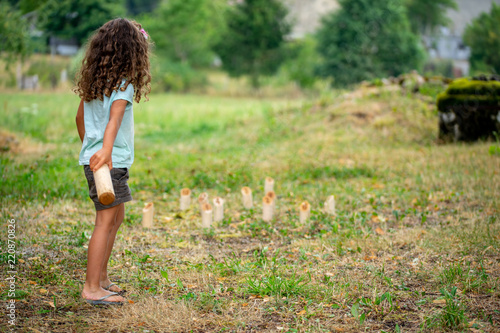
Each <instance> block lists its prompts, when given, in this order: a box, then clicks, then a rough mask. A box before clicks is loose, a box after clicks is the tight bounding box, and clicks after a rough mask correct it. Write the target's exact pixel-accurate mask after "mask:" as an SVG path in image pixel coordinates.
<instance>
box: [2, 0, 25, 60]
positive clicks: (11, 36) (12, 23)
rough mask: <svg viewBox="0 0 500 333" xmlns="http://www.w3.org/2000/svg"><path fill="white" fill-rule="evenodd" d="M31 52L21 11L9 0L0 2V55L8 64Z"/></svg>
mask: <svg viewBox="0 0 500 333" xmlns="http://www.w3.org/2000/svg"><path fill="white" fill-rule="evenodd" d="M28 52H29V34H28V26H27V23H26V20H25V19H24V18H23V17H22V15H21V12H20V11H19V10H16V9H15V8H13V7H12V6H11V5H10V4H9V3H8V2H6V1H5V2H4V1H2V2H0V57H2V58H4V59H5V60H6V61H7V64H9V63H10V62H12V61H14V60H15V59H17V58H19V57H23V56H25V55H27V54H28Z"/></svg>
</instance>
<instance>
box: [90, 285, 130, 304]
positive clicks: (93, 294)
mask: <svg viewBox="0 0 500 333" xmlns="http://www.w3.org/2000/svg"><path fill="white" fill-rule="evenodd" d="M109 294H111V293H110V292H109V291H107V290H104V289H102V288H99V289H97V290H96V291H91V290H87V289H85V287H84V288H83V291H82V297H83V299H85V300H91V301H96V300H98V299H100V298H102V297H104V296H107V295H109ZM106 301H108V302H116V303H121V302H124V301H125V298H123V297H121V296H119V295H113V296H110V297H108V298H106Z"/></svg>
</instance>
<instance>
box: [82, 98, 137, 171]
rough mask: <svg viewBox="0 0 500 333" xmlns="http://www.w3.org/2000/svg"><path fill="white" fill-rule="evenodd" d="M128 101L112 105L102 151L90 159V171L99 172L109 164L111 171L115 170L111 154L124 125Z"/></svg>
mask: <svg viewBox="0 0 500 333" xmlns="http://www.w3.org/2000/svg"><path fill="white" fill-rule="evenodd" d="M127 103H128V101H126V100H124V99H119V100H116V101H114V102H113V104H111V110H110V112H109V122H108V125H107V126H106V130H105V131H104V140H103V144H102V149H100V150H99V151H97V152H96V153H95V154H94V155H92V157H91V158H90V162H89V163H90V164H89V166H90V169H91V170H93V171H97V169H99V168H100V167H101V166H103V165H104V164H107V165H108V166H109V169H110V170H111V169H112V168H113V162H112V161H111V153H112V152H113V144H114V143H115V139H116V134H117V133H118V130H119V129H120V125H121V124H122V120H123V115H124V114H125V107H126V106H127Z"/></svg>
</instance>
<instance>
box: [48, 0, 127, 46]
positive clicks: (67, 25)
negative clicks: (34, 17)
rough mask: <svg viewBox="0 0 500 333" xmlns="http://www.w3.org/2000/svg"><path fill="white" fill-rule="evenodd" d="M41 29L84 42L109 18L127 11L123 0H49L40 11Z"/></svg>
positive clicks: (51, 33) (60, 36) (54, 34)
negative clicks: (41, 14)
mask: <svg viewBox="0 0 500 333" xmlns="http://www.w3.org/2000/svg"><path fill="white" fill-rule="evenodd" d="M39 12H40V13H43V16H41V17H40V23H41V29H43V30H45V32H47V33H48V34H50V35H53V36H57V37H59V38H66V39H69V38H76V40H77V41H78V42H79V43H80V44H83V43H84V42H85V41H86V39H87V38H88V37H89V36H90V34H91V33H92V32H93V31H95V30H96V29H97V28H99V27H100V26H101V25H103V24H104V23H106V22H107V21H109V20H111V19H113V18H115V17H117V16H122V15H123V14H125V10H124V7H123V6H122V1H121V0H48V1H47V2H46V3H45V4H44V5H43V6H42V7H41V8H40V10H39Z"/></svg>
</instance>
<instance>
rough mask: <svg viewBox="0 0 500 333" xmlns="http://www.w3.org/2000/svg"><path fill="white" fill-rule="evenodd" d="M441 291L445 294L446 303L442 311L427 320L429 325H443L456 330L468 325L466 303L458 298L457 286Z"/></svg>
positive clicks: (430, 326) (431, 326) (429, 326)
mask: <svg viewBox="0 0 500 333" xmlns="http://www.w3.org/2000/svg"><path fill="white" fill-rule="evenodd" d="M439 291H440V292H441V294H442V295H443V296H444V299H445V300H446V305H445V307H444V308H443V309H442V310H441V312H439V313H438V314H437V315H436V316H434V317H433V318H430V319H428V320H427V321H426V324H427V327H428V328H433V327H442V328H447V329H454V330H456V329H460V328H464V327H467V317H466V316H465V305H464V304H463V303H462V302H461V301H460V300H459V299H458V295H457V287H451V288H450V289H447V288H442V289H440V290H439Z"/></svg>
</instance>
